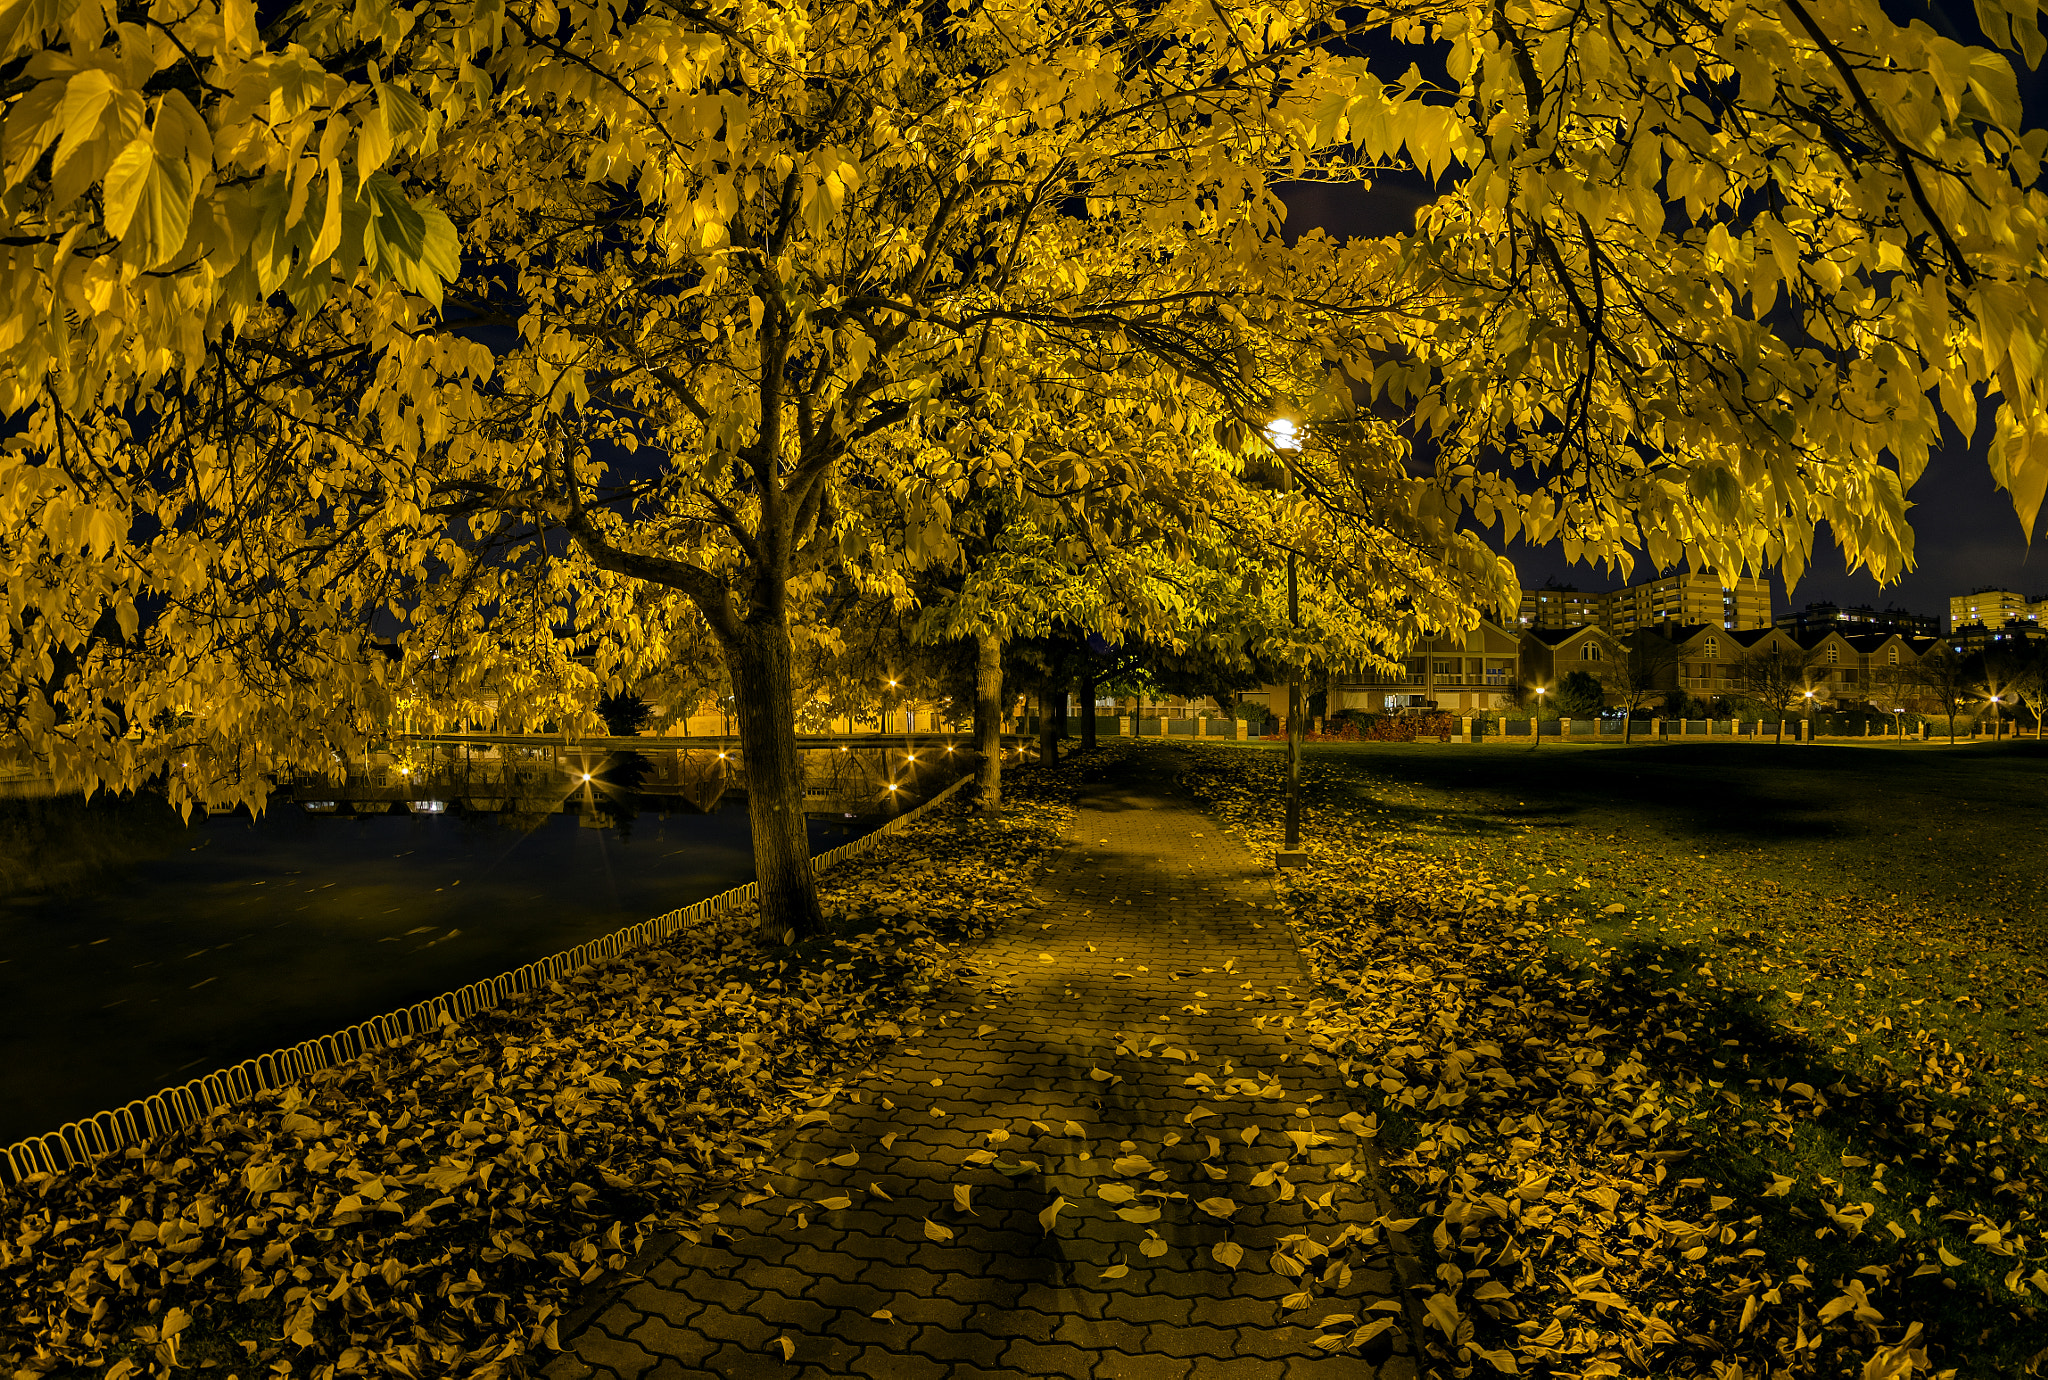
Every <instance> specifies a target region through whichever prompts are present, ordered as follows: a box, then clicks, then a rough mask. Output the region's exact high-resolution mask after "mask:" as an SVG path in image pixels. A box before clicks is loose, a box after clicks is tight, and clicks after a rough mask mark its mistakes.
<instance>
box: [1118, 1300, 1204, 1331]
mask: <svg viewBox="0 0 2048 1380" xmlns="http://www.w3.org/2000/svg"><path fill="white" fill-rule="evenodd" d="M1108 1297H1109V1302H1107V1303H1105V1304H1104V1305H1103V1306H1102V1315H1103V1316H1104V1317H1106V1318H1121V1319H1122V1320H1123V1321H1125V1322H1132V1323H1152V1322H1160V1323H1170V1324H1174V1325H1179V1324H1181V1323H1185V1322H1186V1321H1187V1320H1188V1314H1189V1311H1190V1310H1191V1309H1192V1308H1193V1304H1192V1303H1191V1302H1190V1301H1189V1300H1187V1299H1177V1298H1172V1297H1170V1296H1168V1295H1164V1294H1111V1295H1109V1296H1108Z"/></svg>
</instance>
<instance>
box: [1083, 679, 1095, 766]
mask: <svg viewBox="0 0 2048 1380" xmlns="http://www.w3.org/2000/svg"><path fill="white" fill-rule="evenodd" d="M1081 750H1082V751H1084V752H1093V751H1094V750H1095V664H1094V663H1093V662H1090V663H1088V665H1087V666H1086V667H1085V668H1084V669H1083V670H1082V672H1081Z"/></svg>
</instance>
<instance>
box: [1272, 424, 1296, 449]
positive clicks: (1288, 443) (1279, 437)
mask: <svg viewBox="0 0 2048 1380" xmlns="http://www.w3.org/2000/svg"><path fill="white" fill-rule="evenodd" d="M1266 444H1267V445H1269V446H1271V447H1272V448H1273V449H1274V450H1300V449H1301V437H1300V435H1299V434H1298V433H1297V432H1296V430H1295V427H1294V423H1293V422H1291V421H1289V420H1287V418H1285V417H1275V418H1274V419H1273V420H1272V421H1270V422H1268V423H1266Z"/></svg>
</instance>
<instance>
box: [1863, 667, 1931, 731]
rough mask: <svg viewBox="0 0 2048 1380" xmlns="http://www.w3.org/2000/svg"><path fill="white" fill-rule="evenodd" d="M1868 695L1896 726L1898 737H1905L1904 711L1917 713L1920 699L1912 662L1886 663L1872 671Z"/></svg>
mask: <svg viewBox="0 0 2048 1380" xmlns="http://www.w3.org/2000/svg"><path fill="white" fill-rule="evenodd" d="M1870 695H1871V701H1872V702H1873V703H1874V704H1876V706H1877V707H1878V708H1879V709H1881V710H1883V711H1884V712H1885V713H1886V714H1888V715H1890V716H1891V718H1892V721H1893V722H1894V723H1896V724H1897V725H1898V729H1899V736H1900V737H1901V738H1903V737H1905V734H1906V724H1905V719H1904V714H1905V711H1906V710H1907V709H1908V708H1911V709H1914V710H1916V711H1917V710H1918V708H1919V703H1918V701H1919V698H1920V687H1919V684H1918V683H1917V681H1916V680H1915V679H1914V673H1913V664H1912V662H1910V661H1907V662H1896V661H1894V662H1888V663H1886V664H1885V665H1883V666H1879V667H1878V668H1876V669H1875V670H1873V671H1872V672H1871V673H1870Z"/></svg>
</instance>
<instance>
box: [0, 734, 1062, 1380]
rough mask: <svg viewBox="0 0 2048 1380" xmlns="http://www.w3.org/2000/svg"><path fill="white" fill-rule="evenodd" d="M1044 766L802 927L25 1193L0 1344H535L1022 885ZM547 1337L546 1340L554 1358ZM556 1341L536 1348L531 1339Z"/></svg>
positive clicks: (675, 942) (883, 1037) (698, 1211)
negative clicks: (801, 935)
mask: <svg viewBox="0 0 2048 1380" xmlns="http://www.w3.org/2000/svg"><path fill="white" fill-rule="evenodd" d="M1069 781H1070V777H1069V774H1068V773H1067V772H1065V771H1051V772H1048V771H1037V772H1032V773H1030V774H1028V776H1027V777H1026V778H1025V780H1024V781H1023V782H1021V783H1020V789H1019V790H1018V791H1017V792H1016V793H1015V798H1014V801H1013V803H1012V805H1011V808H1009V809H1007V810H1006V812H1005V813H1004V815H1003V816H1001V817H999V818H997V819H994V820H989V819H985V818H981V817H977V816H974V815H970V814H965V813H959V812H955V811H953V810H951V809H948V808H946V807H941V809H940V810H939V811H937V812H934V813H933V814H932V815H929V816H926V817H925V818H924V819H922V820H920V821H918V822H917V823H916V824H914V825H913V826H911V828H909V829H907V830H905V831H904V832H903V833H901V834H898V835H896V836H895V837H894V838H892V839H891V840H889V841H887V842H885V843H883V844H882V845H881V846H880V847H878V848H877V849H876V850H875V851H873V852H871V853H868V854H865V855H863V856H861V857H859V858H857V859H854V860H851V861H848V862H845V863H842V864H840V865H839V866H838V867H837V868H835V869H834V870H832V871H831V872H829V873H827V874H825V876H824V878H823V879H822V880H823V890H824V892H825V900H826V905H827V908H828V912H829V913H830V914H831V915H832V916H833V918H834V924H833V933H832V934H830V935H827V936H824V937H821V938H820V939H818V940H815V941H811V942H809V943H807V944H806V945H804V946H802V947H801V948H800V949H799V950H798V951H797V952H796V953H795V954H794V955H791V954H790V953H789V951H786V950H785V951H770V950H766V949H763V948H761V947H759V946H758V945H757V944H756V943H755V941H754V940H753V938H752V935H751V929H752V924H753V921H752V918H751V917H750V916H748V915H746V914H734V915H731V916H728V917H725V918H723V919H721V920H720V921H719V922H717V923H716V924H714V925H711V926H708V927H706V928H704V929H701V930H697V931H693V932H690V933H686V934H682V935H678V936H676V937H675V938H673V939H672V940H670V941H669V942H667V943H665V944H663V945H661V946H659V947H655V948H650V949H647V950H643V951H640V952H637V953H635V954H632V955H628V956H626V957H624V958H621V959H619V960H617V961H615V962H613V963H611V964H609V965H605V966H602V967H598V968H590V969H585V970H583V971H581V972H579V973H576V974H574V975H572V976H571V977H570V978H569V979H567V980H566V981H564V982H562V983H559V984H557V985H555V986H554V987H552V988H550V989H549V990H547V991H544V992H538V993H533V994H529V995H527V996H525V997H523V998H520V999H517V1000H514V1001H512V1002H508V1003H507V1004H505V1005H504V1006H501V1007H498V1008H496V1009H494V1010H492V1011H489V1012H485V1013H482V1014H480V1015H479V1016H477V1017H476V1018H474V1019H472V1020H469V1021H466V1022H462V1023H460V1024H450V1025H447V1026H444V1027H443V1028H442V1029H441V1030H439V1031H437V1032H435V1033H433V1034H431V1035H427V1036H424V1037H419V1038H415V1039H412V1040H409V1041H406V1042H404V1043H402V1044H399V1045H396V1046H393V1047H391V1048H387V1049H384V1050H380V1051H376V1052H375V1053H373V1054H371V1055H368V1056H365V1057H364V1058H363V1059H361V1060H358V1061H356V1062H355V1063H353V1064H350V1065H348V1066H346V1067H344V1068H341V1069H338V1070H334V1071H332V1072H330V1073H328V1074H326V1075H323V1076H321V1077H317V1078H314V1079H309V1080H307V1081H305V1082H304V1083H302V1084H298V1085H295V1086H292V1087H289V1088H286V1089H284V1090H282V1092H280V1093H277V1094H270V1095H265V1096H262V1097H259V1098H256V1099H253V1100H251V1101H249V1102H247V1103H244V1104H242V1105H240V1106H237V1107H235V1108H233V1109H231V1110H229V1111H228V1112H226V1113H224V1114H223V1115H221V1116H219V1117H216V1118H214V1119H212V1120H211V1121H208V1122H206V1123H204V1124H202V1125H201V1126H198V1127H195V1128H193V1129H192V1130H191V1131H190V1132H187V1133H185V1134H182V1135H179V1136H177V1137H174V1138H171V1139H169V1140H167V1141H165V1142H163V1143H160V1144H157V1145H153V1146H151V1147H149V1148H147V1149H146V1150H131V1151H130V1152H128V1154H127V1155H126V1156H123V1157H119V1158H112V1157H110V1158H109V1159H108V1160H106V1161H104V1162H102V1163H100V1164H99V1165H96V1166H93V1167H91V1168H90V1169H81V1170H75V1171H72V1172H69V1173H66V1174H62V1175H58V1176H54V1177H45V1178H43V1179H40V1180H38V1181H32V1182H30V1183H28V1184H26V1185H23V1186H21V1187H19V1188H17V1189H15V1190H14V1191H12V1192H11V1193H10V1194H8V1195H7V1196H6V1197H4V1198H0V1372H4V1373H6V1374H9V1375H12V1376H15V1377H21V1378H22V1380H26V1377H39V1376H45V1375H75V1374H77V1375H82V1374H95V1375H99V1376H103V1377H105V1380H122V1377H124V1376H131V1375H141V1374H151V1373H153V1374H157V1375H168V1374H169V1373H170V1372H171V1371H172V1370H173V1369H178V1370H183V1369H188V1368H194V1367H200V1368H210V1369H213V1370H214V1371H215V1372H216V1373H217V1374H220V1375H222V1376H239V1377H256V1376H278V1377H283V1376H289V1375H305V1376H311V1377H315V1378H316V1380H326V1378H327V1377H332V1376H341V1375H370V1374H376V1375H384V1374H396V1375H401V1376H406V1377H414V1378H415V1380H420V1378H422V1377H439V1376H452V1375H462V1376H465V1377H469V1376H484V1377H489V1376H497V1375H506V1374H517V1373H521V1372H523V1371H524V1370H525V1369H527V1368H528V1366H529V1365H530V1364H532V1363H536V1362H544V1361H545V1359H546V1357H547V1355H549V1354H551V1348H553V1347H554V1345H555V1343H556V1329H557V1324H558V1322H559V1320H560V1319H561V1317H562V1316H563V1314H564V1313H565V1311H567V1310H568V1309H570V1308H571V1307H573V1306H574V1302H575V1300H576V1298H577V1296H578V1294H579V1292H580V1291H581V1290H582V1289H583V1287H584V1286H585V1285H588V1284H591V1283H593V1282H595V1281H597V1280H598V1279H600V1277H602V1276H604V1275H606V1274H607V1272H609V1271H612V1270H616V1269H620V1268H622V1267H623V1266H625V1265H626V1263H627V1262H628V1260H629V1259H630V1258H631V1256H632V1255H633V1254H634V1252H635V1251H637V1250H638V1249H639V1248H640V1246H641V1245H642V1244H643V1243H644V1242H645V1241H646V1240H647V1239H648V1238H649V1236H650V1235H651V1234H653V1233H656V1232H659V1231H664V1230H675V1231H680V1232H682V1233H683V1234H685V1235H689V1234H691V1233H694V1232H697V1231H699V1230H702V1229H703V1228H705V1227H707V1226H710V1225H715V1224H716V1222H717V1221H718V1210H719V1206H720V1200H721V1198H723V1197H725V1196H727V1195H728V1194H729V1193H730V1191H731V1190H732V1189H733V1187H734V1186H735V1185H738V1184H741V1183H744V1182H746V1181H748V1180H751V1179H752V1178H753V1177H754V1176H755V1175H756V1173H757V1171H758V1170H759V1168H760V1166H761V1165H762V1164H763V1163H764V1162H765V1160H766V1158H767V1157H768V1156H769V1154H770V1153H771V1151H772V1149H773V1147H774V1146H775V1145H776V1144H777V1143H778V1140H779V1139H780V1138H782V1137H785V1136H786V1135H787V1134H788V1133H789V1132H790V1131H791V1130H792V1129H793V1128H796V1127H800V1126H802V1125H804V1124H806V1123H807V1122H808V1121H810V1120H814V1119H818V1118H821V1117H822V1116H823V1115H824V1112H823V1110H822V1109H823V1108H824V1107H825V1106H827V1105H829V1104H830V1103H831V1102H832V1101H833V1099H834V1097H835V1096H836V1095H837V1093H838V1091H839V1090H840V1088H841V1087H842V1086H843V1085H844V1084H845V1083H846V1082H847V1081H848V1080H849V1079H850V1078H852V1077H853V1076H855V1075H856V1074H858V1073H859V1072H860V1071H861V1070H862V1069H863V1068H865V1067H866V1066H868V1065H869V1064H871V1063H872V1062H873V1061H874V1059H875V1058H876V1057H877V1056H878V1055H880V1054H881V1053H883V1052H884V1051H886V1050H887V1049H888V1048H889V1047H890V1046H891V1045H892V1044H893V1043H894V1042H895V1041H896V1040H897V1039H898V1038H899V1037H901V1036H904V1035H906V1034H907V1035H910V1036H916V1035H919V1034H921V1033H922V1031H921V1028H920V1026H919V1024H918V1023H919V1021H920V1019H921V1017H922V1016H923V1008H924V1006H925V1005H926V1004H927V1003H928V994H929V993H930V992H931V990H932V986H933V984H934V983H935V982H940V981H944V980H945V979H947V978H948V977H949V976H950V975H951V974H952V973H953V971H954V969H955V967H956V964H957V960H956V957H955V950H956V946H957V944H958V943H959V941H961V940H964V939H967V938H971V937H973V936H975V935H977V934H979V933H982V932H983V931H985V930H986V929H988V928H989V927H991V926H993V925H995V924H998V923H1000V922H1001V921H1003V920H1004V919H1006V918H1008V917H1009V916H1011V915H1014V914H1016V913H1017V912H1018V911H1019V910H1020V909H1021V908H1022V906H1023V904H1024V903H1025V901H1026V899H1027V898H1028V886H1027V884H1026V882H1025V880H1024V879H1025V878H1026V877H1028V875H1029V872H1030V870H1031V868H1032V867H1033V866H1034V865H1035V864H1036V862H1037V861H1038V859H1039V858H1040V857H1041V856H1042V855H1043V854H1044V853H1045V852H1046V851H1047V849H1048V848H1050V847H1051V846H1052V845H1053V844H1054V843H1055V842H1056V840H1057V838H1058V835H1059V832H1060V830H1061V828H1062V827H1063V825H1064V822H1065V819H1066V818H1067V815H1068V813H1069V811H1070V804H1069V801H1070V799H1071V790H1070V787H1069ZM535 1353H539V1354H538V1355H537V1356H536V1355H535ZM529 1358H531V1359H529Z"/></svg>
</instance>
